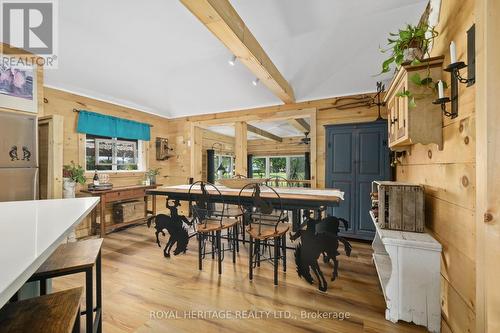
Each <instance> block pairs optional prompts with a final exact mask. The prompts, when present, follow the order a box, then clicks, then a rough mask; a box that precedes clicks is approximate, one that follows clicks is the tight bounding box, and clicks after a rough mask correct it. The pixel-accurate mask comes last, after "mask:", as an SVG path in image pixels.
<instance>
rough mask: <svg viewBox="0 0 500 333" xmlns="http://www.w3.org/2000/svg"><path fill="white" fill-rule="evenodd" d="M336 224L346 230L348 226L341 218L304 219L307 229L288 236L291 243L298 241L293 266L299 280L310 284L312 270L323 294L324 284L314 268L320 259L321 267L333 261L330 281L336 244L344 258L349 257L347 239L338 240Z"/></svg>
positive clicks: (333, 273)
mask: <svg viewBox="0 0 500 333" xmlns="http://www.w3.org/2000/svg"><path fill="white" fill-rule="evenodd" d="M340 222H342V223H343V224H344V227H345V229H346V230H347V228H348V222H347V221H346V220H344V219H342V218H337V217H335V216H328V217H326V218H324V219H321V220H316V219H313V218H308V220H307V228H306V229H305V230H299V231H297V232H296V233H295V234H293V235H291V236H290V239H291V240H292V241H294V240H296V239H298V238H299V237H300V243H299V244H298V245H297V247H296V248H295V263H296V264H297V273H298V275H299V277H300V278H304V279H305V280H306V281H307V282H309V283H310V284H313V283H314V279H313V277H312V276H311V270H312V271H313V273H314V275H315V276H316V278H317V279H318V289H319V290H320V291H323V292H325V291H326V290H327V288H328V284H327V282H326V279H325V277H324V275H323V272H322V271H321V269H320V267H319V264H318V259H319V257H320V255H323V261H324V262H325V263H328V262H329V261H330V260H332V261H333V272H332V278H331V280H332V281H334V280H335V279H336V278H337V276H338V267H339V263H338V260H337V256H338V255H339V254H340V253H339V252H338V247H339V241H340V242H342V243H343V244H344V250H345V252H346V255H347V256H350V255H351V250H352V247H351V244H350V243H349V242H348V241H347V239H345V238H343V237H340V236H338V232H339V231H340V229H339V227H340Z"/></svg>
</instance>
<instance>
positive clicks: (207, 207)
mask: <svg viewBox="0 0 500 333" xmlns="http://www.w3.org/2000/svg"><path fill="white" fill-rule="evenodd" d="M188 198H189V201H190V202H191V206H192V211H193V221H194V222H195V223H194V225H195V229H196V232H197V238H198V268H199V269H200V270H202V268H203V267H202V261H203V259H204V258H205V256H206V255H207V254H211V255H212V259H215V256H217V262H218V270H219V274H222V261H223V260H224V252H225V251H231V252H232V254H233V263H235V262H236V252H237V247H238V244H237V243H238V242H237V237H238V235H237V224H238V218H236V217H235V216H227V215H226V214H227V213H228V211H227V205H226V204H225V203H224V200H223V198H222V194H221V192H220V191H219V189H218V188H217V187H216V186H215V185H213V184H210V183H205V182H202V181H198V182H195V183H193V184H192V185H191V186H190V187H189V192H188ZM224 230H226V231H227V237H226V238H227V241H228V244H229V248H228V249H224V248H223V244H222V242H221V240H222V231H224ZM207 243H210V244H211V251H209V252H207V251H206V247H207Z"/></svg>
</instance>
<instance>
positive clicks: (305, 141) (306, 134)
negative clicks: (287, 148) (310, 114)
mask: <svg viewBox="0 0 500 333" xmlns="http://www.w3.org/2000/svg"><path fill="white" fill-rule="evenodd" d="M310 143H311V138H310V137H309V132H304V137H303V138H302V139H300V142H299V145H308V144H310Z"/></svg>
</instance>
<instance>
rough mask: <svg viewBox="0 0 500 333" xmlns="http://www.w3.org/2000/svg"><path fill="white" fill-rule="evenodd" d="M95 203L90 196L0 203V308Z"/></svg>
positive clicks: (96, 201)
mask: <svg viewBox="0 0 500 333" xmlns="http://www.w3.org/2000/svg"><path fill="white" fill-rule="evenodd" d="M98 202H99V198H94V197H90V198H77V199H56V200H30V201H12V202H0V248H1V251H0V308H1V307H3V306H4V304H5V303H7V302H8V301H9V299H10V298H11V297H12V296H13V295H14V294H15V293H16V292H17V290H19V289H20V288H21V287H22V286H23V284H24V283H25V282H26V281H27V280H28V279H29V278H30V277H31V275H32V274H33V273H34V272H35V271H36V270H37V269H38V268H39V267H40V265H41V264H42V263H43V262H44V261H45V260H46V259H47V258H48V257H49V256H50V255H51V254H52V252H54V250H55V249H56V248H57V247H58V246H59V244H61V242H62V241H63V240H64V239H65V238H66V237H67V236H68V234H69V233H70V231H71V229H72V228H73V227H75V226H76V225H78V224H79V223H80V222H81V221H82V220H83V219H84V218H85V217H86V216H87V215H88V214H89V213H90V212H91V211H92V209H94V207H95V206H96V205H97V204H98Z"/></svg>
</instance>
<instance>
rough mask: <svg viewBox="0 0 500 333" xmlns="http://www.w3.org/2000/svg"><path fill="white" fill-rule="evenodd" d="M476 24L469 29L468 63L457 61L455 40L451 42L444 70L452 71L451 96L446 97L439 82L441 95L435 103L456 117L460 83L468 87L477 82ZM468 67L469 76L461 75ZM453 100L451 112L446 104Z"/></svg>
mask: <svg viewBox="0 0 500 333" xmlns="http://www.w3.org/2000/svg"><path fill="white" fill-rule="evenodd" d="M475 35H476V26H475V25H472V27H471V28H470V29H469V30H468V31H467V61H468V62H469V64H468V65H466V64H465V63H464V62H463V61H457V51H456V47H455V42H453V41H452V42H451V44H450V64H449V65H448V67H446V68H445V69H444V70H445V71H446V72H449V73H450V76H451V98H449V97H444V91H443V83H442V82H441V81H440V82H439V83H438V91H439V97H438V99H436V100H435V101H434V102H433V103H434V104H440V105H441V110H442V111H443V113H444V115H445V116H447V117H450V118H451V119H454V118H456V117H458V84H459V83H464V84H467V87H470V86H472V85H473V84H474V83H475V82H476V41H475ZM465 67H468V74H467V76H468V77H467V78H464V77H462V76H461V75H460V70H461V69H463V68H465ZM449 102H451V112H450V111H447V110H446V104H447V103H449Z"/></svg>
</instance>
